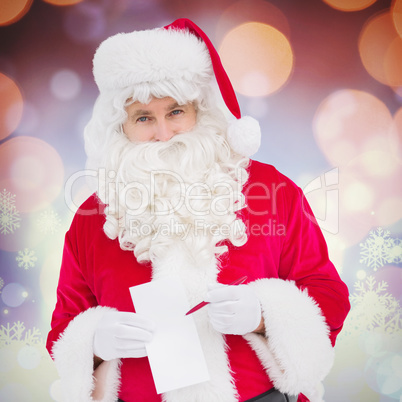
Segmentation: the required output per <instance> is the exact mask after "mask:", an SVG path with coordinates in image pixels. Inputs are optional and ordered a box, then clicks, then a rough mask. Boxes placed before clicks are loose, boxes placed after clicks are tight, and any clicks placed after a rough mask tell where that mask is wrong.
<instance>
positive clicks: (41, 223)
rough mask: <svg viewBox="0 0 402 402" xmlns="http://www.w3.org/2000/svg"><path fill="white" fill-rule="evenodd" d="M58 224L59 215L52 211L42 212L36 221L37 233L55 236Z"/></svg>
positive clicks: (59, 221)
mask: <svg viewBox="0 0 402 402" xmlns="http://www.w3.org/2000/svg"><path fill="white" fill-rule="evenodd" d="M60 224H61V220H60V218H59V215H58V214H57V212H55V211H53V210H49V211H43V212H42V213H41V214H40V216H39V219H38V220H37V226H38V228H39V231H40V232H41V233H44V234H49V233H50V234H55V233H56V232H57V230H58V229H59V226H60Z"/></svg>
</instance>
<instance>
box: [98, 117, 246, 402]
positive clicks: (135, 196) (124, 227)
mask: <svg viewBox="0 0 402 402" xmlns="http://www.w3.org/2000/svg"><path fill="white" fill-rule="evenodd" d="M222 132H224V127H220V125H219V121H217V120H216V119H215V120H214V119H212V118H210V117H209V118H208V117H205V116H204V117H202V116H201V117H200V122H199V123H198V124H197V127H196V128H195V129H193V130H191V131H189V132H186V133H183V134H178V135H176V136H174V137H173V138H172V139H171V140H169V141H167V142H151V143H132V142H130V141H129V140H128V139H127V138H126V137H125V136H124V134H123V135H121V136H119V138H118V140H117V143H116V144H115V146H114V147H112V149H111V152H110V155H109V165H108V166H107V167H106V169H107V171H108V172H109V175H108V176H109V179H110V180H109V183H105V185H104V186H103V187H101V188H99V193H98V195H99V197H100V198H101V200H102V201H103V202H104V203H105V204H106V205H108V206H107V208H106V209H105V214H106V222H105V225H104V231H105V233H106V235H107V236H108V237H110V238H111V239H115V238H118V239H119V242H120V247H121V248H122V249H124V250H133V251H134V255H135V256H136V258H137V260H138V261H140V262H141V261H142V262H146V261H151V262H152V278H153V280H155V279H163V278H171V277H179V278H180V280H181V281H182V283H183V285H184V288H185V289H186V293H187V298H188V301H189V306H193V305H195V304H196V303H198V302H199V301H200V300H203V297H204V296H205V294H206V292H207V286H208V284H209V283H213V282H216V281H217V276H218V273H219V261H218V258H217V256H218V255H220V254H222V253H223V252H225V251H226V250H227V247H226V246H222V245H220V244H219V243H220V242H222V241H225V240H228V241H230V242H231V243H232V244H233V245H235V246H240V245H243V244H244V243H245V242H246V241H247V236H246V230H245V225H244V223H243V221H242V220H241V218H240V217H238V216H237V214H236V212H237V211H239V210H240V209H242V208H243V207H244V206H245V204H244V196H243V194H242V192H241V191H242V188H243V186H244V184H245V182H246V181H247V179H248V174H247V171H246V167H247V166H248V163H249V160H248V159H246V158H242V157H240V156H239V155H236V154H233V153H232V151H231V149H230V147H229V145H228V143H227V142H226V140H225V139H224V137H223V136H222V135H221V134H219V133H222ZM111 172H112V173H114V175H113V174H112V175H111V174H110V173H111ZM197 197H198V198H197ZM194 320H195V323H196V326H197V329H198V334H199V337H200V340H201V344H202V345H203V351H204V355H205V358H206V361H207V366H208V370H209V373H210V377H211V380H210V381H208V382H206V383H202V384H197V385H194V386H190V387H185V388H183V389H178V390H174V391H170V392H168V393H165V394H164V395H163V400H164V401H165V402H174V401H178V400H181V401H187V400H197V401H200V402H209V401H212V400H214V401H219V402H235V401H237V400H238V398H237V391H236V388H235V386H234V384H233V381H232V377H231V373H230V365H229V361H228V357H227V354H226V343H225V339H224V337H223V336H222V334H220V333H219V332H217V331H215V330H214V329H213V328H212V327H211V325H210V323H209V319H208V316H207V310H206V309H203V311H199V312H198V314H197V315H196V316H195V317H194Z"/></svg>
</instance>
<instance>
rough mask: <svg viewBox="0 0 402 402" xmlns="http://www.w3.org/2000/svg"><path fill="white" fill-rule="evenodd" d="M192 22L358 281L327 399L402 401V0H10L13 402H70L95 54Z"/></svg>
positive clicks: (7, 177) (7, 213) (4, 295)
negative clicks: (72, 243) (62, 295)
mask: <svg viewBox="0 0 402 402" xmlns="http://www.w3.org/2000/svg"><path fill="white" fill-rule="evenodd" d="M180 17H187V18H190V19H193V20H194V21H195V22H196V23H197V24H198V25H200V26H201V27H202V28H203V29H204V31H205V32H206V33H207V34H208V35H209V37H210V38H211V40H212V42H213V43H214V44H215V46H216V47H217V49H218V51H219V53H220V55H221V58H222V61H223V64H224V66H225V68H226V69H227V72H228V74H229V76H230V77H231V80H232V83H233V85H234V88H235V90H236V92H237V94H238V98H239V103H240V105H241V109H242V112H243V114H249V115H252V116H254V117H256V118H258V119H259V121H260V123H261V127H262V131H263V138H262V146H261V149H260V151H259V152H258V153H257V154H256V155H255V159H257V160H260V161H263V162H267V163H270V164H273V165H275V166H276V167H277V168H278V169H279V170H280V171H282V172H283V173H284V174H286V175H288V176H289V177H290V178H292V179H293V180H294V181H295V182H296V183H297V184H298V185H299V186H301V187H302V188H303V189H304V191H305V193H306V195H307V197H308V199H309V201H310V203H311V205H312V207H313V210H314V212H315V214H316V216H317V218H318V220H319V222H320V224H321V227H322V229H323V233H324V235H325V237H326V239H327V242H328V247H329V251H330V255H331V258H332V260H333V261H334V263H335V265H336V267H337V269H338V271H339V273H340V275H341V277H342V278H343V280H344V281H345V282H346V283H347V285H348V287H349V290H350V294H351V303H352V310H351V313H350V315H349V316H348V319H347V321H346V323H345V327H344V330H343V332H342V333H341V335H340V336H339V338H338V343H337V345H336V351H337V355H336V356H337V357H336V362H335V365H334V368H333V370H332V372H331V373H330V375H329V376H328V377H327V378H326V380H325V382H324V386H325V400H326V401H328V402H340V401H341V402H347V401H353V402H356V401H370V402H376V401H381V402H392V401H395V400H399V401H401V400H402V398H401V394H402V310H401V301H402V298H401V296H402V286H401V285H402V277H401V272H402V271H401V266H402V264H401V263H402V245H401V232H402V224H401V215H402V180H401V157H402V148H401V137H402V107H401V106H402V1H401V0H396V1H391V0H270V1H264V0H202V1H200V0H168V1H167V0H97V1H95V0H93V1H90V0H84V1H80V0H33V1H32V0H0V320H1V324H0V401H14V402H15V401H23V402H29V401H52V400H56V401H60V400H61V396H60V390H59V380H58V376H57V372H56V370H55V368H54V366H53V363H52V361H51V359H50V357H49V356H48V355H47V352H46V350H45V347H44V342H45V340H46V336H47V332H48V331H49V327H50V317H51V313H52V310H53V307H54V304H55V300H56V286H57V279H58V273H59V267H60V260H61V252H62V246H63V240H64V234H65V232H66V230H67V229H68V227H69V224H70V222H71V219H72V216H73V213H74V211H75V209H76V207H77V205H79V204H80V203H81V202H82V201H83V200H84V199H85V198H86V197H87V196H88V194H89V190H88V188H87V187H86V184H85V180H84V179H83V178H82V177H80V172H81V171H82V169H84V166H85V154H84V149H83V138H82V132H83V127H84V126H85V124H86V122H87V121H88V120H89V116H90V114H91V109H92V105H93V103H94V101H95V99H96V96H97V88H96V86H95V84H94V82H93V78H92V72H91V69H92V64H91V63H92V56H93V54H94V51H95V49H96V47H97V46H98V44H99V43H100V42H101V41H102V40H103V39H105V38H106V37H108V36H110V35H112V34H115V33H118V32H129V31H132V30H139V29H147V28H153V27H157V26H163V25H166V24H168V23H170V22H172V21H173V20H175V19H176V18H180Z"/></svg>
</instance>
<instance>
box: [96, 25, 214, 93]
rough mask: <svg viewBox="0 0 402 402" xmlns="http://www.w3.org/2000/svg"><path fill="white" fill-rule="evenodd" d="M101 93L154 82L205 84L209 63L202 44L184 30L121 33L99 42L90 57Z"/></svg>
mask: <svg viewBox="0 0 402 402" xmlns="http://www.w3.org/2000/svg"><path fill="white" fill-rule="evenodd" d="M93 73H94V77H95V81H96V83H97V85H98V87H99V90H100V91H101V92H103V91H107V90H115V89H118V88H120V89H123V88H127V87H130V86H134V85H139V84H144V83H145V84H147V85H150V84H152V83H154V82H162V81H165V82H166V81H168V82H176V83H178V82H179V81H185V82H186V83H193V84H194V85H205V84H206V83H208V82H209V80H210V79H211V76H212V65H211V60H210V56H209V52H208V49H207V47H206V45H205V43H204V42H203V41H202V40H200V39H198V38H197V37H196V36H195V35H193V34H191V33H189V32H188V31H186V30H175V29H159V28H157V29H149V30H144V31H134V32H131V33H120V34H117V35H114V36H111V37H110V38H108V39H106V40H105V41H104V42H102V43H101V45H100V46H99V48H98V49H97V51H96V53H95V57H94V60H93Z"/></svg>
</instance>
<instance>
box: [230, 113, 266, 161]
mask: <svg viewBox="0 0 402 402" xmlns="http://www.w3.org/2000/svg"><path fill="white" fill-rule="evenodd" d="M227 138H228V142H229V144H230V146H231V147H232V149H233V150H234V151H235V152H236V153H238V154H239V155H244V156H247V157H250V156H251V155H253V154H255V153H256V152H257V151H258V149H259V148H260V145H261V128H260V124H259V123H258V121H257V120H256V119H253V118H252V117H250V116H243V117H242V118H241V119H237V120H234V121H232V122H230V124H229V127H228V131H227Z"/></svg>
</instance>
